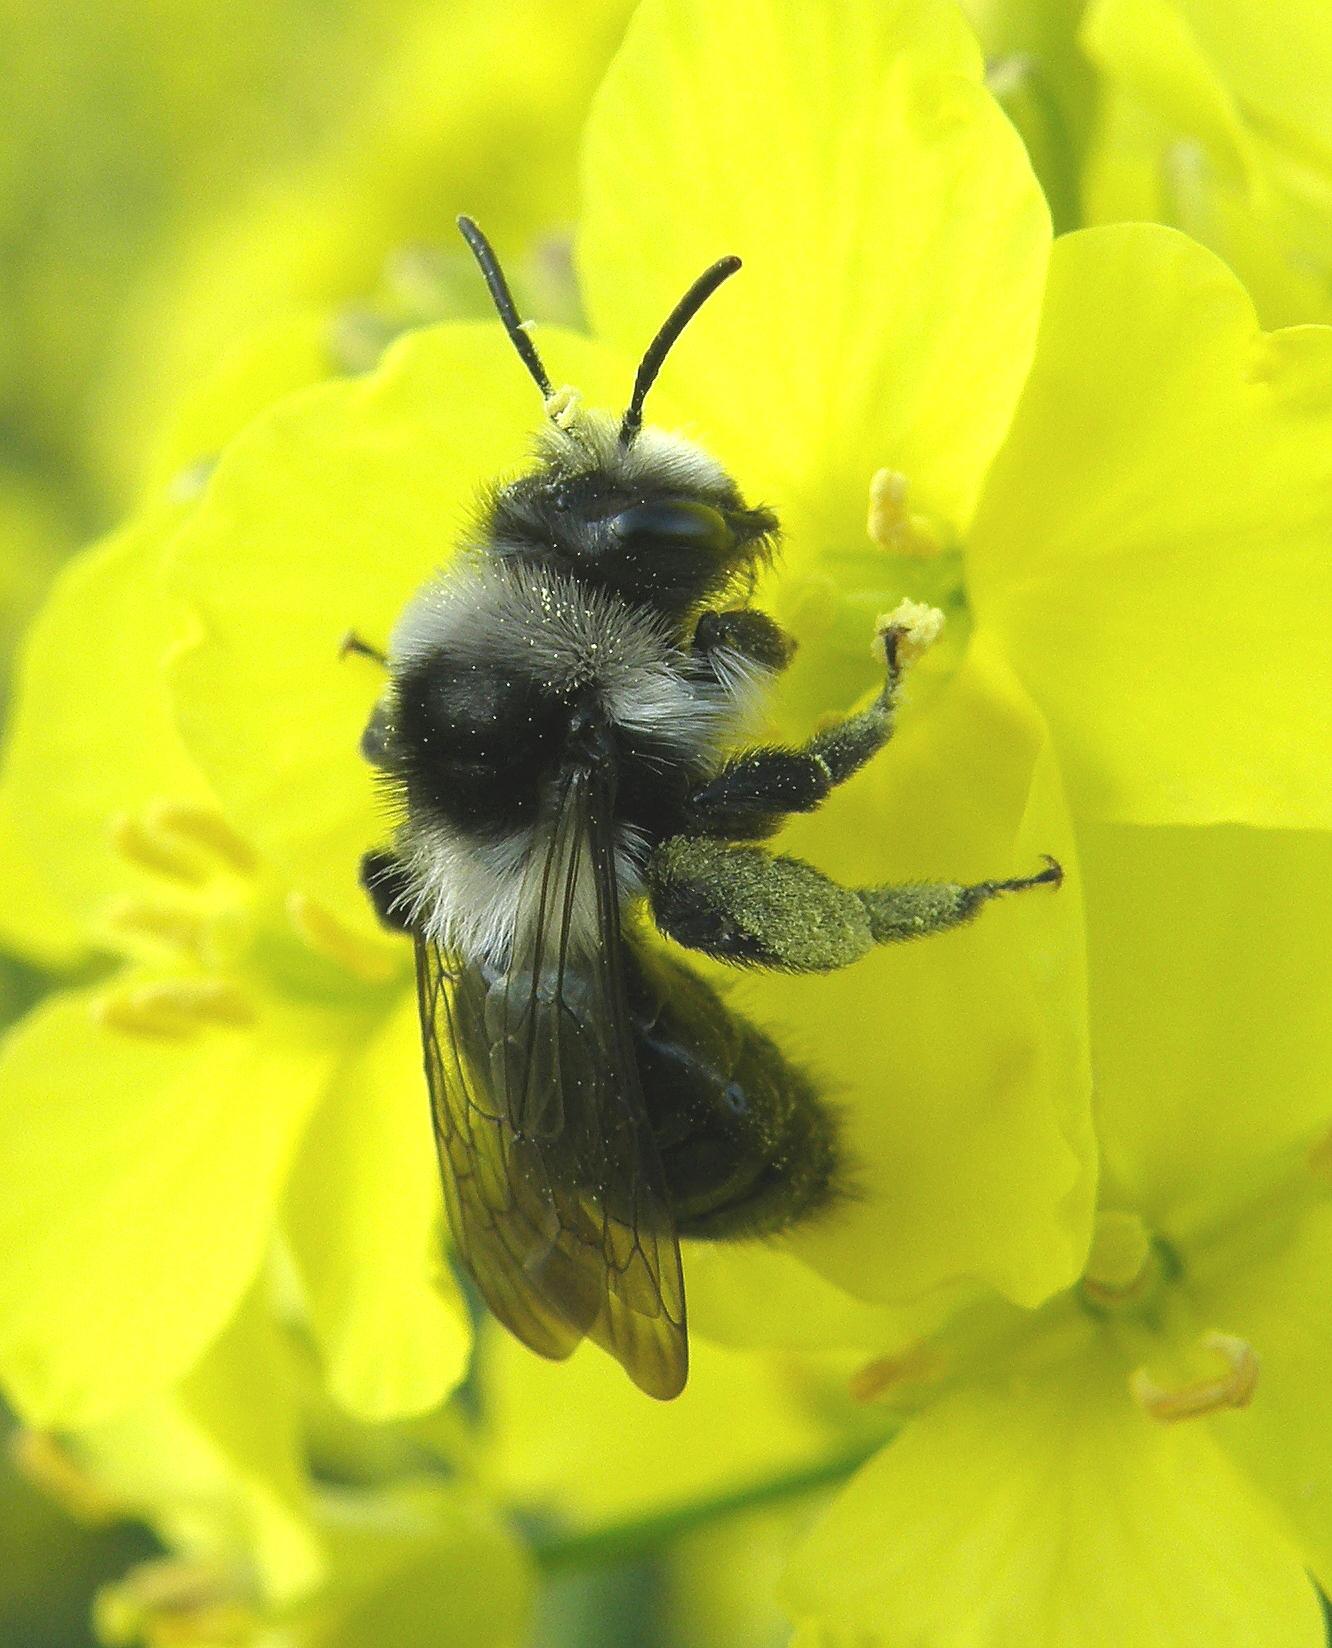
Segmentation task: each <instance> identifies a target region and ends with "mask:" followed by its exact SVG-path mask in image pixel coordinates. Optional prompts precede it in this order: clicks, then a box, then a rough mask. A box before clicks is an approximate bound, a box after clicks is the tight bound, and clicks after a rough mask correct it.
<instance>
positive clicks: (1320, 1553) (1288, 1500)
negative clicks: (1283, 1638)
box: [1191, 1205, 1332, 1591]
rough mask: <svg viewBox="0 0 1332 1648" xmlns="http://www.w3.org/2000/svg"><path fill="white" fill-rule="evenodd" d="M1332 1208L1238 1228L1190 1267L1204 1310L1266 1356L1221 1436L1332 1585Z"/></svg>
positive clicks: (1219, 1429)
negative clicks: (1248, 1402) (1331, 1278)
mask: <svg viewBox="0 0 1332 1648" xmlns="http://www.w3.org/2000/svg"><path fill="white" fill-rule="evenodd" d="M1330 1272H1332V1208H1329V1207H1328V1206H1326V1205H1323V1206H1320V1207H1316V1208H1313V1209H1310V1210H1309V1211H1308V1212H1307V1213H1306V1214H1305V1216H1304V1218H1303V1219H1302V1220H1296V1219H1294V1218H1290V1219H1278V1220H1274V1221H1271V1228H1270V1229H1267V1228H1254V1227H1252V1226H1250V1227H1249V1229H1248V1230H1247V1231H1242V1230H1238V1229H1237V1230H1236V1231H1235V1233H1234V1237H1233V1239H1232V1240H1231V1241H1230V1242H1229V1243H1227V1244H1226V1245H1225V1247H1224V1248H1218V1250H1217V1251H1216V1253H1215V1254H1214V1255H1213V1256H1210V1257H1209V1258H1207V1259H1204V1261H1203V1263H1202V1264H1201V1265H1200V1266H1198V1267H1195V1270H1194V1271H1192V1272H1191V1281H1192V1286H1193V1291H1194V1295H1195V1308H1196V1309H1197V1310H1198V1312H1199V1313H1200V1315H1201V1317H1202V1319H1203V1320H1205V1321H1207V1322H1208V1323H1209V1325H1210V1326H1211V1327H1213V1328H1215V1329H1220V1330H1221V1331H1224V1332H1228V1333H1234V1334H1238V1335H1240V1336H1242V1337H1243V1338H1244V1339H1245V1340H1246V1341H1247V1342H1248V1343H1249V1344H1250V1345H1252V1347H1253V1350H1254V1353H1255V1354H1256V1356H1257V1357H1258V1367H1259V1371H1258V1386H1257V1389H1256V1391H1255V1393H1254V1398H1253V1404H1252V1406H1251V1407H1248V1408H1246V1409H1245V1410H1244V1411H1243V1412H1242V1413H1227V1414H1220V1415H1218V1416H1217V1418H1216V1419H1215V1420H1214V1421H1213V1424H1214V1425H1215V1427H1216V1436H1217V1440H1218V1441H1219V1442H1220V1443H1221V1444H1222V1445H1223V1446H1224V1447H1225V1448H1226V1449H1228V1451H1229V1452H1230V1454H1231V1455H1232V1456H1233V1457H1234V1458H1235V1459H1236V1460H1237V1461H1238V1462H1239V1463H1240V1464H1241V1465H1242V1466H1243V1467H1244V1469H1245V1470H1247V1471H1248V1472H1249V1473H1250V1475H1251V1476H1252V1477H1253V1479H1254V1481H1255V1482H1257V1483H1258V1484H1259V1485H1260V1486H1261V1487H1262V1489H1263V1490H1264V1491H1265V1492H1266V1493H1267V1494H1269V1495H1270V1496H1271V1498H1272V1500H1273V1501H1274V1502H1275V1503H1276V1504H1277V1505H1278V1506H1279V1507H1280V1509H1281V1511H1282V1512H1283V1514H1284V1515H1285V1516H1286V1517H1287V1519H1288V1520H1289V1522H1290V1523H1291V1525H1292V1527H1293V1528H1294V1529H1295V1530H1296V1531H1297V1533H1298V1535H1299V1537H1300V1538H1301V1539H1302V1540H1303V1541H1304V1542H1305V1547H1306V1549H1305V1558H1306V1561H1307V1562H1308V1564H1309V1566H1310V1567H1311V1568H1312V1569H1313V1571H1314V1573H1315V1574H1316V1575H1317V1578H1318V1580H1319V1583H1320V1584H1321V1585H1322V1587H1323V1589H1324V1590H1325V1591H1326V1590H1327V1589H1328V1587H1329V1586H1332V1409H1329V1405H1328V1399H1327V1393H1328V1389H1329V1387H1332V1318H1329V1314H1328V1310H1327V1278H1328V1275H1329V1273H1330Z"/></svg>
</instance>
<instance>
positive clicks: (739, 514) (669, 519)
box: [458, 217, 777, 619]
mask: <svg viewBox="0 0 1332 1648" xmlns="http://www.w3.org/2000/svg"><path fill="white" fill-rule="evenodd" d="M458 224H459V227H460V228H461V229H462V232H463V235H464V236H465V237H466V240H467V243H468V245H469V246H470V247H471V248H472V251H473V252H474V253H475V255H476V259H477V262H478V263H479V265H480V267H481V272H482V273H483V275H484V276H485V278H486V284H487V285H488V287H489V288H490V294H491V296H492V298H493V299H494V300H495V307H496V309H497V310H498V311H499V315H500V318H501V320H502V321H503V322H504V325H505V329H506V330H507V331H508V334H509V336H510V338H511V339H512V340H513V344H514V347H515V349H517V351H518V354H519V356H520V357H521V359H522V361H523V364H524V365H525V366H526V367H527V369H528V371H529V372H530V373H531V375H532V377H533V379H534V380H535V382H536V384H537V387H538V388H539V389H540V390H541V393H542V395H543V397H544V398H545V402H546V410H547V413H548V421H547V424H546V427H545V428H544V430H543V431H542V434H541V436H540V439H539V442H538V453H537V464H536V467H535V468H534V469H533V470H532V471H531V472H530V473H529V474H526V475H524V476H523V477H522V478H521V479H519V480H517V481H515V482H513V483H512V485H510V486H507V487H505V488H503V490H501V491H500V492H499V493H497V494H496V496H495V498H494V500H493V503H492V507H491V513H490V519H489V520H488V522H487V539H488V543H489V545H490V547H491V548H492V549H493V550H494V551H495V552H496V553H498V554H501V555H513V556H515V557H520V558H522V559H524V560H534V559H535V560H541V561H547V562H551V563H553V564H555V565H557V566H559V567H560V568H561V569H562V570H564V571H567V572H570V573H572V574H573V575H574V576H576V577H579V578H581V579H583V580H585V581H587V582H590V583H593V584H596V585H599V586H601V587H603V588H605V589H608V590H611V591H613V592H614V593H616V594H618V595H622V596H624V597H625V598H626V599H629V600H633V601H638V602H643V603H646V604H648V605H651V606H653V607H655V608H656V609H657V610H658V611H659V612H661V613H662V615H663V616H664V617H667V618H671V619H678V618H681V617H683V616H684V615H685V614H686V613H687V612H688V611H690V610H691V609H692V608H695V607H698V606H700V605H702V604H703V603H705V602H707V601H710V600H713V599H715V598H716V597H717V596H718V595H719V594H720V593H721V592H722V591H723V590H725V589H727V588H728V587H729V586H731V585H733V584H735V583H737V582H738V581H740V580H742V579H745V578H748V577H750V576H752V574H753V572H754V570H755V569H756V567H758V566H759V565H760V564H761V563H762V562H763V561H764V560H765V559H766V558H767V557H768V556H769V555H770V554H771V552H772V548H773V545H774V543H775V541H776V535H777V518H776V516H775V515H774V514H773V513H772V511H771V510H768V509H762V508H750V507H749V506H748V505H747V504H746V503H745V501H744V499H743V498H742V497H741V496H740V492H739V489H738V488H737V486H736V484H735V482H734V481H733V480H732V479H731V477H730V476H729V475H728V474H727V473H726V471H725V470H724V469H723V468H722V467H721V465H720V464H719V463H717V461H716V460H715V459H714V458H712V457H710V456H709V455H708V453H706V452H705V451H703V450H702V448H701V447H698V446H695V445H694V444H693V443H692V442H690V441H687V440H685V439H683V438H682V437H680V436H677V435H668V434H666V433H665V432H663V431H662V430H659V429H652V428H644V426H643V403H644V400H645V399H646V397H647V392H648V390H649V389H650V388H651V387H652V384H653V382H654V381H655V379H656V376H657V373H658V372H659V371H660V370H661V366H662V363H663V362H664V361H665V359H666V356H667V354H668V353H669V351H670V349H671V346H672V344H674V342H675V340H676V339H677V338H678V337H679V335H680V333H681V332H682V331H683V330H684V328H685V326H686V325H687V324H688V323H689V321H690V320H691V319H692V318H693V316H694V315H695V314H696V313H697V312H698V310H699V309H700V308H701V307H702V305H703V304H704V303H705V302H706V301H707V299H708V298H709V297H710V296H711V295H712V293H713V292H715V291H716V289H717V288H718V287H719V286H720V285H721V283H722V282H723V281H724V280H726V279H728V278H729V277H730V276H731V275H733V274H734V273H735V271H736V270H737V269H738V268H739V267H740V259H739V258H736V257H729V258H722V259H720V260H719V261H718V262H716V263H714V264H713V265H712V267H711V268H710V269H708V270H706V271H705V272H704V273H703V274H702V275H700V276H699V278H698V279H697V280H696V281H695V282H694V284H693V285H692V286H691V287H690V288H689V290H688V292H686V293H685V295H684V297H683V298H681V300H680V302H679V303H678V304H676V306H675V308H674V309H673V310H672V311H671V313H670V315H669V316H668V317H667V319H666V321H665V323H664V324H663V325H662V327H661V330H660V331H659V332H658V333H657V335H656V337H655V338H654V339H653V340H652V343H651V344H650V345H649V347H648V350H647V353H646V354H645V355H644V356H643V360H642V364H641V365H640V366H639V369H638V374H637V376H636V378H635V380H634V389H633V394H632V396H631V397H630V401H629V406H628V409H627V410H626V411H625V413H624V415H623V417H622V418H620V419H619V420H618V422H617V421H616V420H615V419H614V418H611V417H609V416H608V415H606V414H604V413H598V412H594V411H590V410H587V409H585V408H583V407H580V406H579V405H578V404H577V400H576V397H575V396H573V395H572V394H571V393H570V392H569V391H567V390H560V391H558V392H557V391H555V390H554V389H553V388H552V386H551V382H550V378H549V376H548V375H547V373H546V369H545V367H544V366H543V365H542V363H541V358H540V356H539V355H538V354H537V351H536V346H535V344H533V342H532V339H531V338H530V336H529V335H528V334H527V333H526V332H525V331H524V330H523V329H522V326H521V323H520V322H519V320H518V315H517V311H516V309H515V308H514V304H513V299H512V297H511V295H510V293H509V289H508V286H507V284H506V282H505V280H504V276H503V273H502V272H501V270H500V267H499V264H498V262H497V261H496V258H495V254H494V252H493V251H492V250H491V247H490V245H489V242H488V241H487V240H486V239H485V237H484V236H483V235H482V233H481V231H480V230H479V229H478V228H477V227H476V225H475V224H474V223H473V222H472V221H471V219H470V218H465V217H464V218H459V220H458Z"/></svg>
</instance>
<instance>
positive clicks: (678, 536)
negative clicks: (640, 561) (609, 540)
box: [610, 501, 734, 554]
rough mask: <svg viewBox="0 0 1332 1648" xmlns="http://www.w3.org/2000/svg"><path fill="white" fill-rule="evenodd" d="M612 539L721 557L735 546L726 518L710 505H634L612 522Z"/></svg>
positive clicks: (681, 503) (615, 516)
mask: <svg viewBox="0 0 1332 1648" xmlns="http://www.w3.org/2000/svg"><path fill="white" fill-rule="evenodd" d="M610 531H611V536H612V537H614V538H616V539H618V540H619V541H620V542H621V543H623V544H636V545H637V544H641V545H642V546H643V547H644V548H651V547H652V546H653V545H672V546H679V547H680V548H682V549H697V550H705V551H706V550H712V551H715V552H716V553H717V554H720V553H721V552H722V550H724V549H729V548H730V546H731V544H732V543H733V542H734V537H733V534H732V532H731V529H730V527H729V526H728V525H727V524H726V517H725V516H724V515H723V514H721V512H720V511H719V510H716V509H713V508H712V507H711V505H709V504H699V503H691V502H687V501H684V502H676V503H655V504H633V505H631V506H630V508H628V509H622V510H621V511H620V513H619V514H618V515H614V516H612V517H611V520H610Z"/></svg>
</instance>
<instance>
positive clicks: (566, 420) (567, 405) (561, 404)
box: [546, 383, 583, 429]
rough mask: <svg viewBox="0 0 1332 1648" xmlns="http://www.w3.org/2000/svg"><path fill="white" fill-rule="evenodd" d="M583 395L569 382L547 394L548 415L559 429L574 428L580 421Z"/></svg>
mask: <svg viewBox="0 0 1332 1648" xmlns="http://www.w3.org/2000/svg"><path fill="white" fill-rule="evenodd" d="M582 399H583V397H582V396H581V395H580V394H579V393H578V391H577V390H576V389H574V388H572V387H571V386H570V385H569V384H567V383H566V384H564V385H562V387H561V388H559V389H557V390H555V392H554V393H553V394H550V395H547V396H546V416H547V417H548V418H549V419H550V421H551V422H552V423H553V424H554V425H555V426H556V428H558V429H572V428H573V426H574V425H575V424H576V423H577V422H578V418H579V412H580V408H581V405H582Z"/></svg>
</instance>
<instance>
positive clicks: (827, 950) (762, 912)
mask: <svg viewBox="0 0 1332 1648" xmlns="http://www.w3.org/2000/svg"><path fill="white" fill-rule="evenodd" d="M1062 878H1063V873H1062V871H1061V870H1060V868H1059V866H1058V865H1057V864H1056V863H1055V861H1054V860H1053V859H1047V860H1046V864H1045V868H1044V869H1042V870H1038V871H1037V872H1036V873H1035V874H1034V875H1030V876H1020V877H1017V878H1015V879H1012V880H1008V881H981V882H976V883H974V884H971V885H964V884H962V883H956V882H921V883H917V884H914V885H907V886H901V887H860V888H857V887H841V886H838V884H837V883H836V882H835V881H830V880H829V879H828V877H827V876H825V875H824V874H822V872H821V871H819V870H816V869H815V868H814V867H813V866H812V865H810V864H804V863H802V862H801V861H800V860H799V859H796V858H784V857H774V856H772V855H770V854H768V853H766V852H764V851H763V850H762V849H761V848H758V847H746V846H728V845H727V844H725V843H723V842H719V841H713V840H710V839H708V838H707V837H695V836H675V837H673V838H672V839H671V840H670V841H666V842H663V843H662V845H661V846H660V847H659V848H658V849H657V851H656V852H655V853H654V854H653V856H652V858H651V859H650V860H649V862H648V866H647V883H648V900H649V903H650V906H651V910H652V917H653V920H654V921H655V922H656V924H657V926H658V927H659V928H660V929H661V931H662V932H663V933H665V934H666V935H667V936H668V937H669V938H673V939H674V940H675V941H676V943H677V944H683V945H685V946H687V947H688V948H689V949H691V950H700V951H702V952H703V953H704V954H705V955H709V956H713V957H715V958H716V959H717V960H718V961H727V962H731V963H733V964H735V965H737V966H749V967H768V968H773V969H774V970H777V971H781V972H790V973H828V972H832V971H834V970H835V969H837V968H839V967H846V966H849V965H850V963H851V962H853V961H858V960H859V959H860V957H861V956H863V955H866V954H868V952H869V951H870V950H872V949H874V948H875V946H876V945H879V944H896V943H900V942H901V941H902V940H903V939H909V938H924V937H925V936H926V934H928V933H940V932H943V931H945V930H946V929H947V928H949V927H960V926H961V925H963V923H965V922H968V921H970V920H971V919H972V917H973V916H975V915H976V914H977V913H978V911H980V910H981V909H982V908H983V906H985V905H986V904H988V903H989V902H990V900H991V899H993V898H998V897H999V896H1000V895H1001V894H1003V893H1018V892H1025V891H1026V890H1027V889H1028V888H1031V887H1041V886H1057V885H1058V884H1059V882H1060V881H1061V880H1062Z"/></svg>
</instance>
